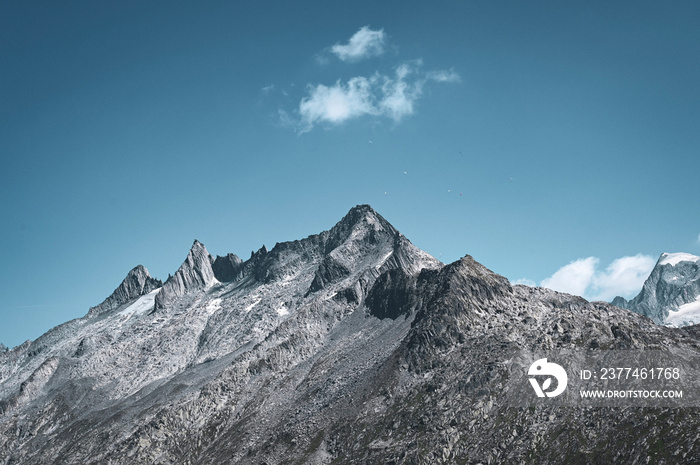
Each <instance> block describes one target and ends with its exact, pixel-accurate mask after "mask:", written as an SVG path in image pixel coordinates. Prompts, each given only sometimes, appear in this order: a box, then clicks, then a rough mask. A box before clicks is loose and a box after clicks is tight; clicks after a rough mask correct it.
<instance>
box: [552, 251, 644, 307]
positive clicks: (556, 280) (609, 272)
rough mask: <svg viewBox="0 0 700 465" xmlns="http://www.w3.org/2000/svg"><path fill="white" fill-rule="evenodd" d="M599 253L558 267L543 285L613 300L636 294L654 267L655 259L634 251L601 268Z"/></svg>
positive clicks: (575, 293) (598, 298)
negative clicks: (603, 268) (597, 255)
mask: <svg viewBox="0 0 700 465" xmlns="http://www.w3.org/2000/svg"><path fill="white" fill-rule="evenodd" d="M599 262H600V260H599V259H598V258H596V257H588V258H581V259H578V260H575V261H573V262H571V263H569V264H567V265H565V266H563V267H561V268H560V269H559V270H557V271H556V272H555V273H554V274H553V275H552V276H551V277H549V278H547V279H545V280H543V281H542V282H541V283H540V285H541V286H542V287H547V288H549V289H554V290H555V291H560V292H567V293H569V294H574V295H580V296H583V297H585V298H587V299H589V300H604V301H610V300H612V299H613V298H614V297H615V296H618V295H620V296H623V297H627V298H629V297H633V296H634V295H635V294H636V293H638V292H639V291H640V289H641V288H642V285H643V284H644V281H645V280H646V278H647V277H648V276H649V274H650V273H651V270H652V269H653V268H654V265H655V263H656V260H655V259H654V258H653V257H650V256H648V255H641V254H638V255H634V256H629V257H622V258H618V259H616V260H614V261H613V262H612V263H611V264H610V265H608V267H607V268H605V270H599V269H598V264H599Z"/></svg>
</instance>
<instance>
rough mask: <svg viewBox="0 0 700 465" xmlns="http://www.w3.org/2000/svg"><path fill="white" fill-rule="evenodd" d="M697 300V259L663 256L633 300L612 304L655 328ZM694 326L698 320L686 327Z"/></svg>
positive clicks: (699, 273) (699, 287) (619, 299)
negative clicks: (634, 313) (648, 322)
mask: <svg viewBox="0 0 700 465" xmlns="http://www.w3.org/2000/svg"><path fill="white" fill-rule="evenodd" d="M698 297H700V257H696V256H694V255H690V254H668V253H664V254H661V257H659V260H658V261H657V262H656V266H655V267H654V269H653V270H652V271H651V274H650V275H649V277H648V278H647V279H646V281H645V282H644V286H643V287H642V290H641V291H640V292H639V294H638V295H637V296H636V297H634V298H633V299H632V300H629V301H627V300H625V299H624V298H622V297H615V299H614V300H613V302H612V303H613V305H616V306H618V307H621V308H627V309H629V310H632V311H633V312H636V313H639V314H640V315H644V316H646V317H649V318H651V319H652V321H654V322H655V323H657V324H665V323H667V322H669V316H670V315H672V314H673V313H674V312H677V311H678V310H679V308H680V307H681V306H683V305H684V304H689V303H692V302H695V301H696V300H697V299H698ZM672 320H674V319H672ZM680 322H681V323H682V322H683V320H682V319H681V321H680ZM698 322H700V316H696V317H695V318H692V317H691V319H690V321H689V323H698ZM673 323H675V322H673ZM686 324H687V322H686ZM674 325H677V324H674Z"/></svg>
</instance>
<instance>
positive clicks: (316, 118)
mask: <svg viewBox="0 0 700 465" xmlns="http://www.w3.org/2000/svg"><path fill="white" fill-rule="evenodd" d="M372 86H373V83H372V79H367V78H365V77H361V76H360V77H354V78H352V79H350V80H349V81H348V83H347V84H345V85H343V84H342V83H341V82H340V81H338V82H336V83H335V85H333V86H332V87H328V86H324V85H323V84H319V85H317V86H316V87H313V86H311V87H310V88H309V96H308V97H305V98H303V99H302V100H301V103H300V104H299V113H300V114H301V118H302V126H303V127H304V128H308V129H311V127H313V125H314V124H315V123H317V122H320V121H327V122H330V123H340V122H343V121H345V120H347V119H350V118H355V117H357V116H361V115H365V114H377V112H378V110H377V109H376V108H375V106H374V102H373V100H374V95H373V93H372Z"/></svg>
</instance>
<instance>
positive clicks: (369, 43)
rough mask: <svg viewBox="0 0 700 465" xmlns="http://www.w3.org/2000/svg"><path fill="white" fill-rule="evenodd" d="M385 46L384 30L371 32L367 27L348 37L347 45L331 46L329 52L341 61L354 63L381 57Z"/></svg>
mask: <svg viewBox="0 0 700 465" xmlns="http://www.w3.org/2000/svg"><path fill="white" fill-rule="evenodd" d="M385 46H386V35H385V34H384V29H379V30H378V31H373V30H372V29H370V28H369V26H363V27H361V28H360V30H359V31H357V32H356V33H355V34H354V35H353V36H352V37H350V40H349V41H348V43H347V44H345V45H341V44H336V45H334V46H332V47H331V52H332V53H334V54H335V55H336V56H337V57H338V58H340V59H341V60H343V61H351V62H354V61H360V60H363V59H365V58H370V57H375V56H379V55H382V54H383V53H384V50H385Z"/></svg>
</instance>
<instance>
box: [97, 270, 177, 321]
mask: <svg viewBox="0 0 700 465" xmlns="http://www.w3.org/2000/svg"><path fill="white" fill-rule="evenodd" d="M162 285H163V283H162V282H161V281H160V280H159V279H154V278H152V277H151V275H150V274H148V270H147V269H146V268H144V267H143V266H141V265H139V266H137V267H136V268H134V269H133V270H131V271H129V273H128V274H127V275H126V278H124V281H122V283H121V284H120V285H119V287H117V288H116V289H115V290H114V292H113V293H112V295H110V296H109V297H107V298H106V299H105V300H104V302H102V303H101V304H99V305H97V306H95V307H92V308H91V309H90V311H89V312H88V315H89V316H97V315H101V314H103V313H106V312H109V311H111V310H114V309H115V308H118V307H119V306H121V305H123V304H125V303H126V302H129V301H132V300H134V299H136V298H139V297H141V296H142V295H146V294H148V293H149V292H151V291H152V290H154V289H157V288H159V287H161V286H162Z"/></svg>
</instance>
